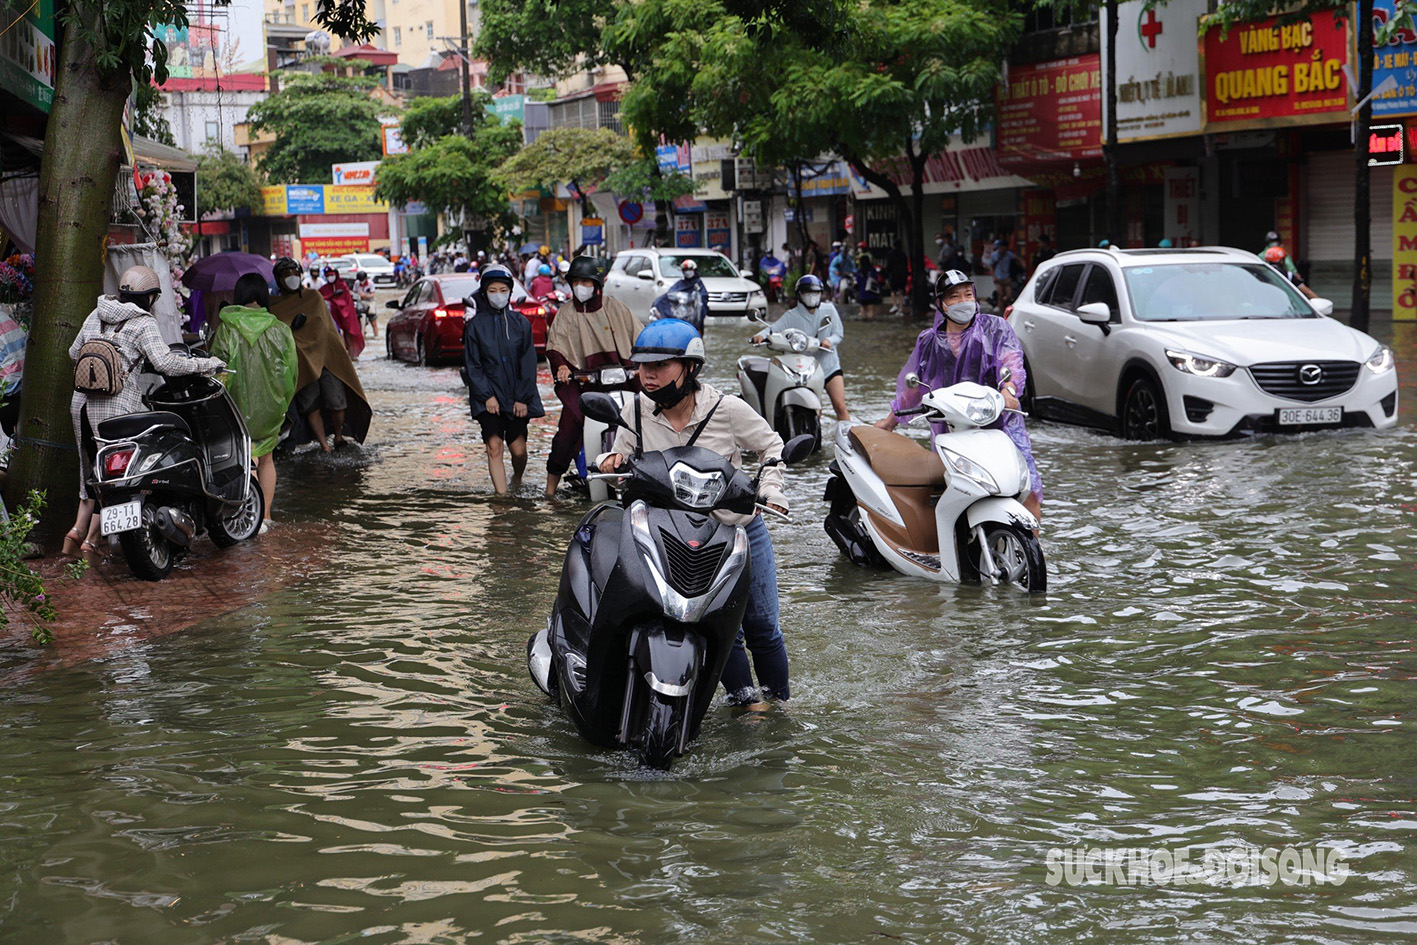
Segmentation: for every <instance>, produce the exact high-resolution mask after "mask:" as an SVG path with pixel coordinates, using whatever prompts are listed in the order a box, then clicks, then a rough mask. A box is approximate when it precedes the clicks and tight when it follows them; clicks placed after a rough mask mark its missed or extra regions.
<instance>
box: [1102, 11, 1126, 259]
mask: <svg viewBox="0 0 1417 945" xmlns="http://www.w3.org/2000/svg"><path fill="white" fill-rule="evenodd" d="M1106 68H1107V75H1106V77H1105V84H1106V89H1105V93H1106V95H1107V128H1106V131H1105V132H1104V134H1105V137H1106V140H1105V142H1104V143H1103V145H1102V161H1103V163H1104V165H1105V166H1106V168H1107V239H1108V240H1110V241H1111V242H1112V245H1113V246H1117V247H1122V246H1125V245H1126V244H1127V233H1126V230H1127V221H1126V208H1125V207H1124V206H1123V194H1122V174H1121V170H1120V169H1119V168H1118V166H1117V0H1107V63H1106Z"/></svg>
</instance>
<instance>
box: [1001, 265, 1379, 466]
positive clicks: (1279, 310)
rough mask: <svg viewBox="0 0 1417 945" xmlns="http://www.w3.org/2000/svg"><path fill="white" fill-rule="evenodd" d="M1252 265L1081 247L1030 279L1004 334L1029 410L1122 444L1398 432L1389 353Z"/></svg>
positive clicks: (1329, 308) (1322, 302) (1268, 269)
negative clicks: (1349, 430)
mask: <svg viewBox="0 0 1417 945" xmlns="http://www.w3.org/2000/svg"><path fill="white" fill-rule="evenodd" d="M1332 312H1333V303H1332V302H1330V301H1328V300H1326V299H1313V300H1312V301H1310V300H1308V299H1305V298H1304V296H1303V295H1301V294H1300V293H1299V292H1298V290H1296V289H1295V288H1294V286H1293V285H1292V284H1290V282H1289V280H1288V279H1287V278H1285V277H1284V276H1283V275H1281V274H1280V273H1279V272H1278V271H1277V270H1276V269H1275V268H1274V267H1272V266H1270V265H1269V264H1267V263H1265V262H1264V261H1263V260H1261V259H1260V258H1259V257H1258V256H1256V255H1254V254H1253V253H1247V252H1244V251H1243V250H1238V249H1228V248H1225V247H1206V248H1199V249H1184V250H1171V249H1131V250H1117V249H1095V250H1094V249H1086V250H1075V251H1071V252H1066V253H1059V254H1058V255H1057V256H1054V257H1053V258H1052V259H1050V260H1048V261H1047V262H1045V263H1043V264H1042V265H1041V266H1039V267H1038V271H1037V272H1036V273H1035V274H1034V276H1033V278H1032V279H1031V280H1029V283H1028V285H1026V286H1025V287H1024V289H1023V291H1022V292H1020V293H1019V297H1018V300H1017V301H1016V302H1015V303H1014V305H1013V307H1012V309H1011V311H1010V315H1009V322H1010V324H1012V325H1013V327H1014V331H1015V332H1016V333H1017V334H1018V337H1019V341H1020V342H1021V343H1022V345H1023V352H1024V356H1025V358H1026V359H1027V370H1028V390H1027V391H1026V392H1025V397H1026V398H1031V401H1032V407H1031V410H1032V412H1033V413H1034V414H1035V415H1037V416H1040V417H1045V418H1048V419H1054V420H1061V421H1064V422H1068V423H1081V424H1085V425H1088V426H1097V427H1102V428H1103V429H1107V430H1112V431H1115V432H1118V433H1120V434H1121V435H1122V436H1124V437H1126V438H1128V439H1155V438H1159V437H1166V436H1170V435H1179V436H1228V435H1231V434H1236V433H1246V432H1262V431H1265V432H1272V431H1281V430H1282V431H1289V430H1301V429H1313V428H1316V427H1339V426H1350V427H1376V428H1378V429H1385V428H1387V427H1391V426H1393V425H1394V424H1396V423H1397V372H1396V370H1395V369H1394V363H1393V355H1392V351H1391V350H1390V349H1389V348H1388V347H1387V346H1386V345H1382V344H1379V343H1378V342H1377V341H1376V340H1374V339H1373V338H1372V337H1371V336H1369V335H1366V334H1364V333H1363V332H1361V331H1355V330H1354V329H1352V328H1349V327H1348V326H1346V325H1344V324H1342V323H1341V322H1337V321H1335V320H1334V319H1332V318H1330V317H1328V316H1329V315H1331V314H1332Z"/></svg>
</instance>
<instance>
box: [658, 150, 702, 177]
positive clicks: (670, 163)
mask: <svg viewBox="0 0 1417 945" xmlns="http://www.w3.org/2000/svg"><path fill="white" fill-rule="evenodd" d="M654 155H655V158H656V160H658V161H659V169H660V170H661V171H662V172H664V173H666V174H673V173H676V172H677V173H680V174H687V173H689V172H690V171H691V170H693V168H694V162H693V161H692V160H691V159H690V157H689V146H688V145H687V144H661V145H660V146H659V147H657V148H655V149H654Z"/></svg>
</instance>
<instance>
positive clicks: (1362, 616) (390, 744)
mask: <svg viewBox="0 0 1417 945" xmlns="http://www.w3.org/2000/svg"><path fill="white" fill-rule="evenodd" d="M920 327H921V326H920V325H904V324H901V323H899V322H897V321H894V320H891V321H886V322H881V323H876V324H872V323H863V322H860V321H851V322H848V324H847V336H846V341H845V343H844V346H843V360H844V363H845V367H846V371H847V395H848V400H849V403H850V405H851V408H852V410H853V412H854V413H856V414H857V415H858V416H859V417H860V418H861V419H863V420H874V419H877V418H878V417H880V416H881V415H883V413H884V411H885V408H886V404H887V402H888V400H889V396H890V394H891V393H893V389H894V379H895V374H896V371H897V370H898V368H899V366H900V364H901V362H902V361H903V359H904V357H905V355H906V354H907V352H908V351H909V348H910V345H911V343H912V341H913V337H914V334H915V332H916V331H918V330H919V328H920ZM1374 333H1375V334H1376V335H1377V336H1378V337H1379V338H1380V339H1381V340H1384V341H1387V342H1389V343H1391V344H1392V345H1393V347H1394V349H1395V350H1396V352H1397V355H1398V370H1399V371H1400V376H1401V378H1402V393H1401V398H1402V399H1401V401H1400V410H1401V418H1402V423H1401V425H1400V426H1399V428H1398V429H1396V430H1394V431H1391V432H1388V433H1381V434H1379V433H1374V432H1371V431H1361V430H1353V431H1345V432H1341V433H1315V434H1306V435H1299V436H1288V437H1269V436H1266V437H1258V438H1254V439H1247V440H1241V441H1235V442H1224V443H1178V444H1171V443H1167V444H1159V445H1158V444H1132V443H1127V442H1123V441H1121V440H1118V439H1115V438H1112V437H1108V436H1103V435H1100V434H1098V433H1094V432H1090V431H1086V430H1082V429H1078V428H1073V427H1065V426H1059V425H1051V424H1041V425H1034V426H1033V427H1032V429H1033V442H1034V449H1035V454H1036V456H1037V459H1038V464H1039V467H1040V470H1041V472H1042V475H1043V478H1044V482H1045V486H1046V498H1045V502H1044V526H1045V531H1044V549H1045V553H1046V554H1047V557H1048V568H1049V572H1050V574H1049V593H1048V594H1047V595H1046V597H1042V598H1039V599H1029V598H1028V597H1027V596H1026V595H1023V594H1020V593H1018V592H1016V591H1011V590H999V589H993V588H980V587H975V586H965V587H953V586H935V585H932V584H929V583H927V582H923V581H916V580H911V579H906V578H903V577H901V576H899V575H896V574H894V573H893V572H891V573H881V572H873V571H865V570H861V569H857V568H855V567H853V566H851V565H850V564H848V563H847V562H846V561H845V559H843V558H841V557H840V556H839V554H838V552H837V550H836V547H835V546H834V545H833V544H832V542H831V540H830V539H829V538H828V537H827V535H826V534H825V532H824V531H823V530H822V527H821V521H822V516H823V514H824V512H825V505H824V504H823V503H822V502H821V501H820V499H821V494H822V489H823V486H824V484H825V481H826V477H827V463H828V462H829V460H830V446H829V445H828V446H827V448H826V450H825V453H826V455H822V456H819V457H817V458H815V459H814V460H812V461H811V462H810V463H808V464H806V465H805V466H803V467H800V468H797V469H794V470H793V471H791V472H789V474H788V475H787V483H788V492H789V495H790V497H791V501H792V506H793V509H792V511H793V521H792V522H791V523H790V524H783V523H779V524H773V525H772V526H771V527H772V531H773V535H774V541H775V543H776V552H777V557H778V563H779V567H780V569H781V571H780V576H779V581H780V585H781V595H782V621H783V630H784V633H785V635H786V638H787V645H788V652H789V655H790V658H791V661H792V672H793V699H792V701H791V702H790V703H789V704H788V705H787V706H786V707H785V708H784V709H782V710H780V711H773V712H772V713H770V714H769V715H767V717H765V718H762V719H760V720H756V721H755V720H753V718H752V717H744V716H735V715H734V714H732V713H731V712H730V711H729V710H728V709H727V708H726V707H723V706H721V705H720V706H718V707H716V708H715V709H713V710H711V712H710V714H709V716H708V717H707V718H706V719H705V721H704V724H703V733H702V735H701V737H700V738H699V739H698V741H697V742H695V743H694V744H693V746H692V748H691V750H690V753H689V754H688V756H687V757H685V758H684V759H682V760H681V761H680V762H678V763H677V764H676V765H675V767H674V768H673V770H672V771H670V772H669V773H668V774H665V773H661V772H654V771H649V770H646V769H642V768H640V767H638V766H637V765H636V764H635V763H634V761H633V759H632V758H631V756H630V755H628V754H611V753H606V752H603V751H601V750H599V749H595V748H593V747H591V746H589V745H588V744H587V743H586V742H584V741H582V740H581V739H580V738H579V737H578V735H577V734H576V732H575V730H574V728H573V726H572V725H571V723H570V722H569V721H568V720H567V719H566V718H565V717H564V716H563V715H562V714H561V713H559V712H558V711H556V710H554V709H553V708H552V707H551V706H550V705H549V704H548V702H547V700H546V699H545V698H544V697H542V696H541V694H540V693H539V691H538V690H537V689H536V688H535V686H534V684H533V683H532V682H531V680H530V678H529V677H528V676H527V672H526V669H525V646H526V640H527V637H528V635H529V634H530V633H532V632H533V631H534V630H537V629H539V628H540V627H542V626H544V625H545V620H546V616H547V614H548V613H549V610H550V606H551V601H552V598H553V597H554V594H555V589H556V582H557V579H558V575H559V570H560V563H561V555H562V552H563V548H564V545H565V543H566V541H567V540H568V538H569V536H570V534H571V531H572V530H573V528H574V526H575V523H576V521H577V519H578V517H579V516H580V515H581V514H583V512H584V511H585V509H586V505H585V504H584V503H582V502H580V501H574V500H568V501H566V502H564V503H558V504H556V505H552V504H550V503H547V502H545V501H543V500H541V499H540V498H539V494H540V488H541V482H542V477H543V476H544V472H545V469H544V462H545V454H546V451H547V447H548V445H549V442H550V436H551V432H552V430H553V423H554V419H555V418H554V416H553V417H548V418H546V419H545V420H543V421H539V422H537V423H535V424H534V425H533V427H532V441H531V452H532V454H533V459H532V462H531V465H530V468H529V475H528V478H527V482H526V483H525V484H524V485H523V486H522V489H521V492H520V493H519V494H517V495H515V496H512V497H508V498H505V499H499V498H496V497H494V496H492V495H491V484H490V480H489V477H488V475H487V468H486V463H485V461H484V456H483V451H482V446H481V444H480V442H479V440H478V437H477V435H476V430H477V427H476V425H475V424H474V423H472V421H471V420H470V419H469V418H468V411H467V405H466V398H465V395H464V392H463V388H462V387H461V384H460V383H459V381H458V376H457V369H456V368H454V367H448V368H439V369H421V368H418V367H414V366H411V365H404V364H396V363H393V362H388V361H385V360H383V359H382V352H383V342H382V340H380V341H378V342H371V344H370V347H369V350H368V351H367V352H366V355H365V358H364V360H362V361H361V362H360V364H359V367H360V372H361V376H362V379H363V383H364V386H365V388H366V390H367V391H368V393H369V396H370V400H371V402H372V404H373V406H374V410H375V418H374V425H373V428H372V430H371V435H370V442H369V443H368V444H366V448H365V449H364V450H363V451H362V452H360V451H356V450H349V451H343V452H340V453H338V454H335V455H334V456H333V457H332V458H327V457H325V456H323V455H320V454H314V455H312V454H303V455H300V456H296V457H290V458H287V459H285V460H283V461H282V463H281V465H280V477H281V479H280V487H279V492H278V498H277V504H276V513H275V514H276V518H277V519H278V520H280V521H281V524H279V525H277V530H279V529H282V528H286V529H309V530H310V531H311V533H312V534H313V536H314V539H313V540H314V541H315V542H316V543H317V547H318V549H319V550H318V554H316V553H312V554H311V556H310V560H309V561H307V562H301V563H299V564H296V565H293V567H298V568H300V569H301V571H302V573H303V577H302V578H301V579H300V580H298V581H296V582H295V583H293V584H291V585H290V586H289V587H286V588H284V589H282V590H279V591H277V592H276V593H274V594H272V595H270V596H267V597H265V598H264V599H262V600H261V601H260V602H259V603H257V604H254V605H252V606H249V607H245V608H243V609H241V610H238V611H235V612H233V613H227V614H224V615H221V616H216V617H213V618H211V619H207V620H203V621H201V622H199V623H198V624H197V625H196V626H195V627H194V628H193V629H191V630H189V631H187V632H184V633H180V634H176V635H173V636H169V637H165V638H162V639H156V640H150V641H144V642H136V643H133V644H132V645H130V646H126V647H124V648H121V649H118V650H116V651H114V652H112V653H111V654H110V655H108V656H106V657H104V658H101V659H97V660H94V661H91V662H86V663H82V664H79V665H77V666H72V667H68V668H57V669H54V670H52V671H49V672H44V673H39V674H36V675H34V676H32V677H29V678H26V679H25V680H24V681H23V682H21V683H20V684H19V685H17V686H14V687H11V688H8V689H5V690H4V691H0V941H3V942H46V941H47V942H65V943H91V942H119V943H146V942H161V943H186V942H266V943H271V945H296V943H315V942H352V941H356V940H357V941H360V942H371V943H396V942H420V943H424V942H426V943H448V942H463V941H472V940H476V941H482V942H506V943H521V942H542V941H556V942H570V941H577V942H616V943H630V942H674V943H679V942H683V943H690V942H702V941H709V940H721V941H743V942H784V943H788V942H792V943H795V942H802V941H817V942H877V941H882V940H885V941H894V940H904V941H909V942H1004V941H1060V942H1061V941H1101V942H1108V943H1123V942H1143V941H1156V940H1162V939H1167V940H1175V939H1184V940H1189V941H1232V942H1239V941H1244V942H1276V943H1278V942H1354V941H1373V940H1380V939H1382V940H1409V941H1410V940H1412V939H1413V938H1414V937H1417V907H1414V905H1413V903H1414V902H1417V852H1414V849H1413V838H1414V836H1417V769H1414V765H1413V758H1414V755H1417V731H1414V730H1417V698H1414V695H1413V690H1412V689H1411V688H1410V687H1412V686H1413V685H1414V682H1413V679H1414V676H1417V620H1415V619H1414V615H1415V614H1417V605H1414V597H1415V596H1417V572H1415V571H1414V565H1413V562H1414V560H1417V536H1414V532H1413V528H1412V525H1413V521H1414V509H1417V431H1414V427H1413V418H1414V416H1417V413H1414V411H1417V325H1413V324H1407V325H1405V326H1402V327H1399V328H1397V329H1393V328H1391V327H1390V326H1389V325H1387V324H1386V323H1380V324H1379V326H1378V328H1377V330H1376V331H1375V332H1374ZM749 334H750V331H749V330H748V328H747V327H746V326H744V325H743V324H742V323H732V324H726V323H724V322H722V321H719V322H715V323H711V325H710V326H709V329H708V332H707V345H708V350H709V363H708V368H707V372H706V373H707V376H708V377H709V379H710V380H711V381H713V382H714V383H716V384H718V385H720V386H722V387H724V388H725V389H728V390H736V388H737V385H736V382H735V381H734V380H733V363H734V359H735V358H736V357H737V356H738V355H740V354H743V353H746V351H747V346H746V345H745V343H744V342H745V341H746V338H747V336H748V335H749ZM376 355H377V357H376ZM542 380H543V398H545V400H546V404H547V407H548V410H550V409H551V408H552V407H553V405H555V403H556V402H555V398H554V397H553V396H551V395H550V393H549V385H547V384H546V383H545V382H546V381H547V380H548V378H547V377H546V376H545V374H544V365H543V378H542ZM216 556H217V553H216V552H214V551H212V550H211V548H210V546H206V547H205V550H204V552H203V555H201V556H198V558H197V559H196V560H195V561H193V562H190V563H189V564H188V566H189V567H197V566H202V562H203V561H204V560H207V561H210V560H212V559H213V558H215V557H216ZM57 603H58V604H59V605H60V607H61V609H62V599H59V600H57ZM221 609H222V608H220V607H217V606H215V605H214V612H216V611H219V610H221ZM7 658H8V657H7ZM1093 845H1097V846H1103V847H1141V846H1146V847H1154V846H1158V845H1169V846H1190V847H1196V848H1201V847H1210V846H1224V847H1230V846H1234V845H1254V846H1259V847H1284V846H1286V845H1295V846H1300V847H1308V848H1313V847H1315V846H1318V847H1331V848H1337V849H1339V850H1341V851H1343V853H1344V854H1345V855H1346V857H1347V862H1348V866H1349V868H1350V870H1351V871H1352V875H1351V876H1350V877H1349V879H1348V880H1347V881H1346V882H1345V883H1343V884H1342V885H1338V886H1329V885H1315V886H1273V887H1266V886H1247V887H1233V886H1221V887H1209V886H1202V887H1189V888H1188V887H1176V886H1159V887H1156V886H1153V887H1128V886H1125V885H1102V886H1078V887H1070V886H1067V885H1057V886H1054V885H1049V884H1047V883H1046V882H1045V878H1046V876H1047V875H1048V874H1047V868H1046V866H1045V861H1046V858H1047V855H1048V851H1049V850H1050V849H1053V848H1070V847H1081V846H1093Z"/></svg>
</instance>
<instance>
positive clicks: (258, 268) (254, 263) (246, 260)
mask: <svg viewBox="0 0 1417 945" xmlns="http://www.w3.org/2000/svg"><path fill="white" fill-rule="evenodd" d="M248 272H254V273H256V274H257V275H259V276H261V278H263V279H265V280H266V282H267V283H268V284H272V283H274V282H275V281H276V276H275V273H274V272H272V271H271V261H270V260H269V259H267V258H265V257H264V256H257V255H255V254H253V253H217V254H216V255H215V256H204V257H202V258H201V259H199V260H197V261H196V262H194V263H192V265H190V266H188V267H187V271H186V272H184V273H182V284H183V285H185V286H186V287H187V288H189V289H197V290H200V291H203V292H230V291H231V290H232V289H234V288H236V280H237V279H239V278H241V277H242V276H244V275H246V274H247V273H248Z"/></svg>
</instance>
